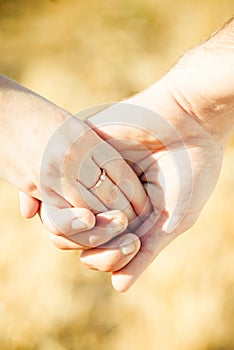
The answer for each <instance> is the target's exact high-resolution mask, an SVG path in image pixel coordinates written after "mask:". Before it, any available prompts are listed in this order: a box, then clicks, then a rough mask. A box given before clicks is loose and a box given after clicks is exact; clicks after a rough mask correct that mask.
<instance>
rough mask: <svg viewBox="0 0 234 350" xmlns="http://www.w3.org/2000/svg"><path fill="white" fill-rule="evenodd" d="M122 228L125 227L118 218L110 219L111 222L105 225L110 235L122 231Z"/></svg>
mask: <svg viewBox="0 0 234 350" xmlns="http://www.w3.org/2000/svg"><path fill="white" fill-rule="evenodd" d="M123 229H125V227H124V226H123V223H122V222H121V221H119V220H118V219H113V220H111V222H110V223H109V224H108V226H107V231H108V233H109V234H110V235H112V234H113V233H117V232H121V231H123Z"/></svg>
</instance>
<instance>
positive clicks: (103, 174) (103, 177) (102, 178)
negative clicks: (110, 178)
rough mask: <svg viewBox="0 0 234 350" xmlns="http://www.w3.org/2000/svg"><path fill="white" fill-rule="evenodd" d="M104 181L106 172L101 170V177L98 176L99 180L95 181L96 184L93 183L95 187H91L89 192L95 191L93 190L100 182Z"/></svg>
mask: <svg viewBox="0 0 234 350" xmlns="http://www.w3.org/2000/svg"><path fill="white" fill-rule="evenodd" d="M105 180H106V171H105V170H104V169H102V173H101V175H100V176H99V179H98V180H97V182H96V183H95V185H94V186H92V187H91V188H90V190H91V191H92V190H95V189H96V188H98V187H99V186H100V185H101V184H102V182H103V181H105Z"/></svg>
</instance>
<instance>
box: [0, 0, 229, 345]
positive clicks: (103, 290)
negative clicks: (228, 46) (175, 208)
mask: <svg viewBox="0 0 234 350" xmlns="http://www.w3.org/2000/svg"><path fill="white" fill-rule="evenodd" d="M233 13H234V2H233V0H229V1H228V0H223V1H218V0H196V1H185V0H178V1H172V0H119V1H118V0H86V1H79V0H77V1H75V0H58V1H48V0H47V1H45V0H41V1H40V0H38V1H33V0H27V1H18V0H6V1H0V44H1V46H0V47H1V51H0V52H1V54H0V72H1V74H4V75H7V76H9V77H11V78H13V79H15V80H17V81H19V82H20V83H22V84H24V85H26V86H27V87H29V88H31V89H33V90H35V91H37V92H38V93H40V94H42V95H43V96H45V97H47V98H48V99H51V100H52V101H54V102H55V103H56V104H58V105H60V106H62V107H63V108H65V109H68V110H69V111H71V112H73V113H77V112H78V111H79V110H81V109H84V108H86V107H89V106H90V105H94V104H100V103H104V102H112V101H116V100H119V99H122V98H124V97H128V96H130V95H131V94H134V93H136V92H138V91H140V90H142V89H144V88H146V87H147V86H149V85H150V84H152V83H153V82H155V81H156V80H157V79H159V78H160V76H162V75H163V74H164V73H165V72H166V70H167V69H169V68H170V67H171V65H172V64H173V63H174V62H175V61H176V60H177V58H178V56H179V55H180V54H181V53H183V52H184V50H186V49H187V48H189V47H190V46H192V45H194V44H195V43H197V42H198V41H199V40H201V39H203V38H204V37H206V36H208V35H209V34H210V33H211V32H212V31H214V30H215V29H216V28H217V27H219V26H220V25H222V23H223V22H224V21H225V20H226V19H228V17H230V16H231V15H233ZM232 143H233V142H232ZM233 189H234V149H233V147H232V144H230V146H229V148H228V150H227V152H226V155H225V159H224V165H223V169H222V174H221V177H220V180H219V182H218V185H217V187H216V189H215V191H214V193H213V195H212V197H211V199H210V201H209V202H208V204H207V205H206V207H205V209H204V211H203V213H202V215H201V217H200V218H199V220H198V222H197V223H196V224H195V226H194V227H193V228H192V229H190V230H189V231H188V232H187V233H186V234H184V235H182V236H181V237H180V238H178V239H177V240H176V241H175V242H173V243H172V244H171V245H170V246H169V247H168V248H167V249H165V251H163V252H162V253H161V255H160V256H159V257H158V259H157V260H156V261H155V262H154V264H153V265H152V266H151V267H150V268H149V269H148V270H147V271H146V272H145V274H144V275H143V277H142V278H141V279H140V280H139V281H138V282H137V284H136V285H135V286H134V287H133V288H132V289H131V290H130V291H129V292H128V293H126V294H122V295H118V294H117V293H116V292H114V291H113V290H112V288H111V286H110V282H109V276H108V275H105V274H102V273H98V272H93V271H92V272H91V271H88V270H86V269H85V268H84V267H82V266H81V264H80V263H79V254H78V253H77V252H61V251H58V250H57V249H56V248H54V247H53V246H52V245H51V244H50V242H49V240H48V237H47V233H46V231H45V230H44V229H43V227H42V225H41V224H40V223H39V221H38V219H33V220H30V221H27V220H24V219H22V218H21V217H20V215H19V210H18V197H17V192H16V191H15V190H14V189H13V188H11V187H10V186H9V185H7V184H5V183H3V182H2V183H1V184H0V196H1V197H0V198H1V201H0V216H1V220H0V230H1V235H0V349H1V350H67V349H68V350H107V349H108V350H109V349H112V350H125V349H128V350H141V349H143V348H144V349H147V350H154V349H158V350H188V349H189V350H233V349H234V268H233V266H234V216H233V208H234V191H233Z"/></svg>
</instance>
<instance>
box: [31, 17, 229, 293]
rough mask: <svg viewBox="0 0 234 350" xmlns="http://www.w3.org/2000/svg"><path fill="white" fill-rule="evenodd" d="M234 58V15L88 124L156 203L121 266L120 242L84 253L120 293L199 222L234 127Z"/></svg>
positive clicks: (84, 259) (85, 259)
mask: <svg viewBox="0 0 234 350" xmlns="http://www.w3.org/2000/svg"><path fill="white" fill-rule="evenodd" d="M233 62H234V20H233V19H232V20H230V21H229V22H228V23H227V24H226V25H225V26H224V27H223V28H222V29H221V30H220V31H218V32H217V33H215V34H214V35H213V36H212V37H211V38H210V39H208V40H207V41H205V42H204V43H202V44H200V45H199V46H197V47H195V48H193V49H192V50H190V51H189V52H187V53H186V54H185V55H184V56H183V57H182V58H181V59H180V60H179V62H178V63H177V64H176V65H175V67H173V68H172V69H171V71H170V72H168V73H167V74H166V75H165V77H163V78H162V79H161V80H160V81H159V82H157V83H156V84H155V85H153V86H152V87H150V88H149V89H147V90H146V91H144V92H142V93H140V94H139V95H137V96H134V97H133V98H131V99H129V100H127V101H125V104H122V107H121V104H117V105H114V106H112V107H109V108H107V109H106V110H104V111H102V112H100V113H97V114H96V115H95V116H93V117H92V118H90V119H89V121H88V122H87V124H88V125H89V126H92V127H93V128H94V130H95V131H96V132H97V133H98V134H99V135H100V136H101V137H102V138H103V139H105V140H107V141H108V142H109V144H111V145H112V146H114V147H115V148H116V149H117V150H118V151H119V152H120V153H121V154H122V156H123V158H124V159H126V160H127V161H128V162H129V163H130V164H131V165H132V167H133V169H134V171H135V172H136V173H137V175H138V176H139V178H140V180H141V181H142V183H143V184H144V187H145V188H146V190H147V192H148V195H149V198H150V201H151V204H152V206H153V208H154V211H153V212H152V213H151V215H150V216H149V217H148V218H147V219H146V220H145V221H144V223H143V224H142V225H141V226H140V227H138V228H137V229H136V230H135V232H134V233H135V235H136V236H137V237H139V239H140V242H141V247H140V249H139V252H138V253H137V254H136V255H135V256H134V258H132V260H131V261H130V262H129V261H128V262H127V263H126V264H125V265H124V263H121V259H123V257H122V256H121V255H120V254H119V250H118V247H117V246H116V244H115V243H116V242H113V241H110V242H109V243H106V245H105V246H104V247H97V248H93V249H89V250H85V251H83V253H82V254H81V261H82V262H83V263H84V264H85V265H86V266H87V267H88V268H91V269H98V270H101V271H111V272H112V284H113V286H114V288H115V289H116V290H117V291H120V292H123V291H126V290H128V289H129V288H130V286H131V285H132V284H133V283H134V282H135V281H136V279H137V278H138V277H139V276H140V275H141V273H142V272H143V271H144V270H145V269H146V268H147V266H148V265H149V264H150V263H151V262H152V261H153V260H154V259H155V258H156V256H157V255H158V254H159V253H160V252H161V251H162V250H163V248H164V247H165V246H167V245H168V244H169V243H170V242H171V241H172V240H174V239H175V238H176V237H177V236H178V235H179V234H181V233H182V232H184V231H186V230H187V229H188V228H189V227H191V226H192V225H193V223H194V222H195V221H196V220H197V218H198V216H199V214H200V212H201V210H202V208H203V207H204V205H205V203H206V202H207V200H208V198H209V196H210V194H211V193H212V191H213V189H214V187H215V184H216V182H217V179H218V177H219V173H220V169H221V165H222V159H223V153H224V149H225V146H226V144H227V141H228V140H229V138H230V136H231V134H232V132H233V129H234V65H233ZM124 105H125V107H124ZM128 106H129V107H128ZM131 106H132V107H131ZM136 106H139V108H137V107H136ZM121 108H122V109H121ZM147 111H151V112H153V113H154V116H155V118H153V116H152V113H151V114H150V113H148V112H147ZM123 112H124V113H123ZM134 112H135V114H134ZM138 114H139V115H138ZM136 140H137V149H136ZM31 208H33V206H31ZM32 211H33V210H32ZM66 247H67V248H69V243H68V242H67V241H66V239H65V240H64V241H63V247H61V246H60V248H66ZM120 266H121V267H120Z"/></svg>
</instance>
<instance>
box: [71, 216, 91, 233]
mask: <svg viewBox="0 0 234 350" xmlns="http://www.w3.org/2000/svg"><path fill="white" fill-rule="evenodd" d="M71 228H72V230H74V231H75V230H77V231H78V230H83V229H87V228H88V226H87V224H86V223H85V222H84V221H82V220H80V219H74V220H72V222H71Z"/></svg>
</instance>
